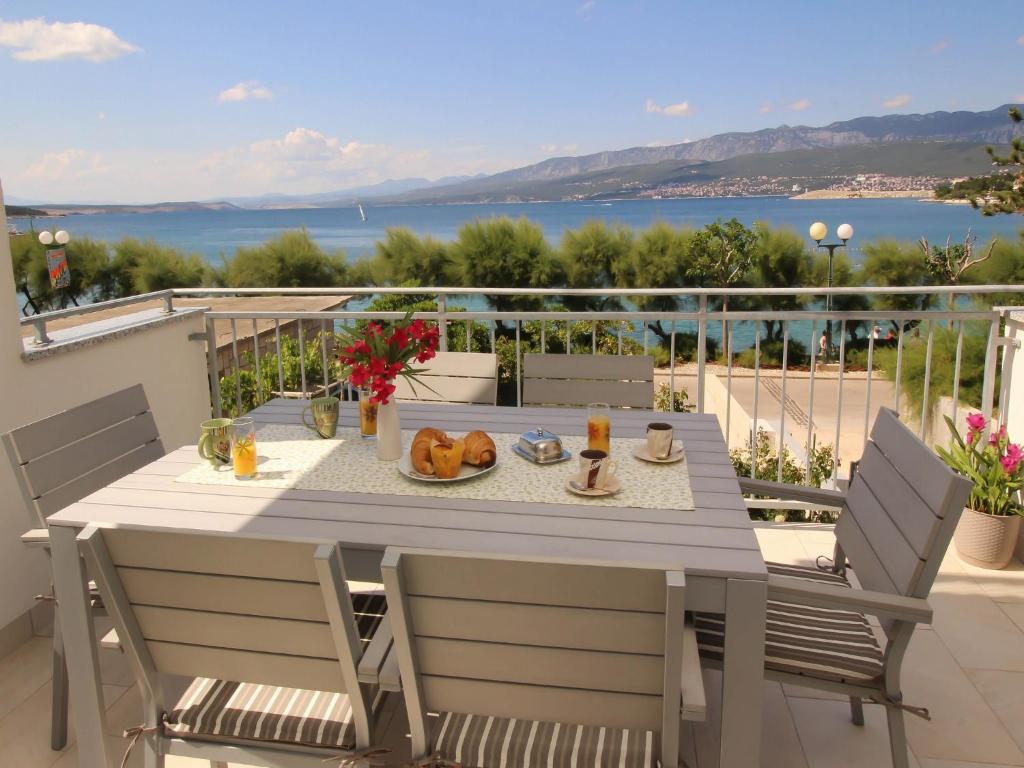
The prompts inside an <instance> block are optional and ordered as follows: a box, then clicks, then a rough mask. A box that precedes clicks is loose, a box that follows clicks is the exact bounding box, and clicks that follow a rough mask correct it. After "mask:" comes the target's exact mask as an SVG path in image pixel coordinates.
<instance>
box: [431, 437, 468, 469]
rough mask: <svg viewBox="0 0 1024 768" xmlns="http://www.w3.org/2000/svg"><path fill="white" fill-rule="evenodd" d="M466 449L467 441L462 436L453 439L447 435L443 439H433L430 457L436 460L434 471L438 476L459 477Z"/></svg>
mask: <svg viewBox="0 0 1024 768" xmlns="http://www.w3.org/2000/svg"><path fill="white" fill-rule="evenodd" d="M465 449H466V444H465V441H464V440H462V439H461V438H460V439H459V440H452V439H451V438H450V437H446V438H445V439H444V440H441V441H438V440H435V441H433V442H432V443H431V444H430V457H431V459H432V460H433V462H434V471H435V472H436V473H437V476H438V477H440V478H445V479H451V478H453V477H458V475H459V467H460V466H462V457H463V452H464V451H465Z"/></svg>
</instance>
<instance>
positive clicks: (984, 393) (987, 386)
mask: <svg viewBox="0 0 1024 768" xmlns="http://www.w3.org/2000/svg"><path fill="white" fill-rule="evenodd" d="M999 321H1000V317H999V313H998V312H997V313H993V318H992V320H991V321H990V322H989V326H988V343H987V344H986V345H985V376H984V378H983V379H982V384H981V412H982V413H983V414H985V418H986V419H990V418H992V409H993V406H994V404H995V393H996V354H997V350H998V346H999ZM987 436H988V433H987V430H986V437H987Z"/></svg>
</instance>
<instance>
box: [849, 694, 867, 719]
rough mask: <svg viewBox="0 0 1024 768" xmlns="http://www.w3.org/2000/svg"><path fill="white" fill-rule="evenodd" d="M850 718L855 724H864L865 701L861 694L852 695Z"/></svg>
mask: <svg viewBox="0 0 1024 768" xmlns="http://www.w3.org/2000/svg"><path fill="white" fill-rule="evenodd" d="M850 719H851V720H853V724H854V725H864V702H863V701H862V700H861V698H860V696H851V697H850Z"/></svg>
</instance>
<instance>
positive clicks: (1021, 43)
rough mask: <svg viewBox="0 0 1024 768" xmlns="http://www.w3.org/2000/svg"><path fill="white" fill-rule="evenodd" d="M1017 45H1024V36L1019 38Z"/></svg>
mask: <svg viewBox="0 0 1024 768" xmlns="http://www.w3.org/2000/svg"><path fill="white" fill-rule="evenodd" d="M1017 45H1024V35H1021V36H1020V37H1018V38H1017Z"/></svg>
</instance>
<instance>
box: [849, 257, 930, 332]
mask: <svg viewBox="0 0 1024 768" xmlns="http://www.w3.org/2000/svg"><path fill="white" fill-rule="evenodd" d="M861 276H862V278H863V280H864V282H865V283H866V284H867V285H874V286H879V287H893V286H904V285H907V286H927V285H931V284H932V283H933V278H932V274H931V272H930V271H929V270H928V267H927V265H926V264H925V262H924V260H923V259H922V258H921V252H920V249H919V248H917V247H915V246H913V245H911V244H910V243H899V242H897V241H895V240H876V241H874V242H871V243H868V244H866V245H865V246H864V262H863V264H862V265H861ZM934 300H935V295H934V294H929V293H918V294H906V293H904V294H900V293H891V294H890V293H886V294H882V295H878V296H876V297H875V301H874V308H875V309H880V310H887V309H888V310H893V311H897V312H908V311H910V312H913V311H917V312H923V311H925V310H927V309H930V308H931V306H932V303H933V302H934ZM901 325H902V324H901V323H898V322H893V327H894V328H895V329H896V330H899V329H900V327H901Z"/></svg>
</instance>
